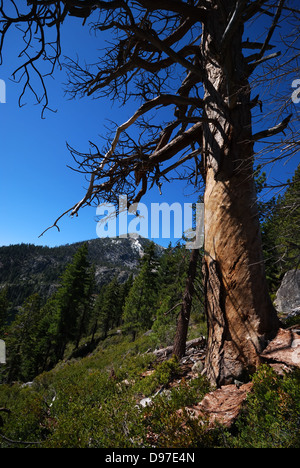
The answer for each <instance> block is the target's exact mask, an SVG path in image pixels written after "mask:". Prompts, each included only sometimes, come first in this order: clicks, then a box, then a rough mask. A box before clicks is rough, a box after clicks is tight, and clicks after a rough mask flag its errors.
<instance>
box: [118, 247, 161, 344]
mask: <svg viewBox="0 0 300 468" xmlns="http://www.w3.org/2000/svg"><path fill="white" fill-rule="evenodd" d="M158 265H159V263H158V259H157V254H156V249H155V244H154V243H153V242H151V243H150V244H149V246H148V247H147V249H146V250H145V255H144V257H143V258H142V260H141V268H140V272H139V274H138V276H137V277H136V278H135V281H134V283H133V286H132V288H131V290H130V292H129V294H128V297H127V299H126V301H125V307H124V314H123V320H124V324H125V326H126V329H127V330H128V331H129V332H131V333H132V337H133V340H134V339H135V337H136V334H137V332H138V331H139V330H147V329H149V328H151V326H152V324H153V321H154V318H155V313H156V305H157V295H158Z"/></svg>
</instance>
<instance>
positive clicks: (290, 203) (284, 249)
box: [262, 165, 300, 293]
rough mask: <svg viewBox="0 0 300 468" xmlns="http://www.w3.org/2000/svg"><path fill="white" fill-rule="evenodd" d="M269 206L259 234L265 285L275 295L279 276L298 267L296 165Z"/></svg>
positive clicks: (299, 181)
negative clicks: (262, 251)
mask: <svg viewBox="0 0 300 468" xmlns="http://www.w3.org/2000/svg"><path fill="white" fill-rule="evenodd" d="M272 204H273V205H272V206H270V207H269V210H268V212H267V216H266V217H265V219H264V221H263V223H262V234H263V243H264V252H265V258H266V265H267V274H268V279H269V284H270V287H271V291H272V292H273V293H275V292H276V290H277V289H278V287H279V285H280V281H281V278H282V276H283V275H284V274H285V273H286V272H287V271H288V270H290V269H296V268H299V265H300V165H299V166H298V168H297V169H296V171H295V174H294V177H293V178H292V180H291V181H288V188H287V190H286V192H285V193H284V194H283V195H281V196H279V197H278V198H277V200H276V201H274V199H273V200H272Z"/></svg>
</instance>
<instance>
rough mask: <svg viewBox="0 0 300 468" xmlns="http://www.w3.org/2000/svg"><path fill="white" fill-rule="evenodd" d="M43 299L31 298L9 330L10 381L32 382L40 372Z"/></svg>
mask: <svg viewBox="0 0 300 468" xmlns="http://www.w3.org/2000/svg"><path fill="white" fill-rule="evenodd" d="M41 303H42V301H41V297H40V296H39V295H38V294H33V295H32V296H30V297H29V298H28V299H27V300H26V301H25V303H24V305H23V306H22V308H21V309H20V311H19V313H18V315H17V317H16V320H15V321H14V322H13V323H12V325H11V327H10V328H9V330H8V338H7V352H8V380H9V381H10V382H11V381H13V380H19V379H20V380H22V381H28V380H32V379H33V378H34V377H35V376H36V375H37V374H38V370H39V346H40V343H39V324H40V320H41Z"/></svg>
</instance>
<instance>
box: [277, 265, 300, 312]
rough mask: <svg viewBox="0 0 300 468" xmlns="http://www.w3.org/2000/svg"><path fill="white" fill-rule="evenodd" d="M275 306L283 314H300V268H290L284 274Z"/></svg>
mask: <svg viewBox="0 0 300 468" xmlns="http://www.w3.org/2000/svg"><path fill="white" fill-rule="evenodd" d="M275 307H276V309H277V311H278V312H280V313H282V314H295V313H299V314H300V270H290V271H288V272H287V273H286V274H285V275H284V278H283V280H282V283H281V286H280V288H279V290H278V291H277V295H276V300H275Z"/></svg>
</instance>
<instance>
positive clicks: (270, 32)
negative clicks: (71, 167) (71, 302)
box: [0, 0, 299, 385]
mask: <svg viewBox="0 0 300 468" xmlns="http://www.w3.org/2000/svg"><path fill="white" fill-rule="evenodd" d="M7 3H8V4H9V3H10V8H9V9H8V10H6V9H5V8H6V5H7ZM296 3H297V2H296ZM27 4H28V5H27V7H24V8H23V10H22V11H21V9H20V7H17V5H16V3H15V2H14V1H11V2H5V6H4V2H3V1H1V7H0V24H1V42H0V47H1V51H4V46H5V39H6V36H7V33H8V31H9V30H10V29H11V27H13V26H14V25H16V24H17V25H18V26H19V27H20V26H21V29H22V31H23V33H22V34H23V39H24V48H23V50H22V52H21V56H23V58H24V63H23V65H21V67H20V68H19V69H18V70H16V72H19V73H20V72H21V73H23V78H24V81H23V83H24V89H23V92H22V94H24V93H25V92H26V91H28V90H29V89H30V87H31V89H32V86H31V83H32V82H31V74H32V73H34V74H38V77H39V79H40V80H41V82H42V83H43V86H44V88H43V89H44V90H45V93H44V95H43V96H42V97H41V98H40V100H41V101H42V103H43V106H44V108H46V107H47V105H48V101H47V93H46V85H45V77H44V76H43V74H42V72H41V69H39V66H38V64H39V62H41V60H43V59H48V60H49V61H50V65H51V67H54V66H55V65H56V64H57V63H58V61H59V57H60V54H61V44H60V29H61V26H62V24H63V22H64V21H67V20H68V16H69V15H71V16H75V17H78V18H80V19H81V21H82V22H83V23H84V24H86V22H87V20H89V21H91V22H92V27H93V29H94V31H95V32H96V33H97V34H100V33H101V32H103V33H105V34H108V33H109V32H110V33H111V41H113V45H112V46H111V48H107V49H106V50H105V52H104V54H103V56H102V57H101V58H100V59H99V60H98V62H97V63H96V65H90V66H85V65H82V64H81V63H80V62H79V61H78V60H76V61H74V60H72V59H70V60H69V61H68V62H67V66H68V70H69V87H68V89H69V92H70V93H71V95H74V96H76V95H78V94H82V95H85V96H93V97H94V98H95V97H99V98H100V97H102V98H103V97H106V98H107V97H110V98H112V99H120V100H121V101H122V102H123V103H124V105H125V104H126V102H128V100H129V99H130V98H132V99H137V100H138V101H139V102H140V107H139V109H138V110H137V111H136V112H135V114H134V115H133V116H132V117H131V118H130V119H128V121H126V122H125V123H123V124H122V125H120V123H118V124H117V128H116V131H115V132H113V135H112V138H111V140H110V141H109V142H108V144H107V147H105V148H103V149H99V148H98V146H97V144H96V143H92V144H91V148H90V151H89V152H88V151H87V152H86V154H82V153H79V152H78V151H76V150H75V149H72V148H70V150H71V152H72V155H73V157H74V160H75V161H76V164H77V166H76V169H77V170H78V171H80V172H82V173H83V174H85V176H86V177H87V180H88V187H87V190H86V193H85V195H84V197H83V198H82V200H81V201H79V202H78V203H76V204H75V205H74V206H73V207H72V208H70V210H68V211H67V212H66V213H64V214H63V215H65V214H67V213H70V214H72V215H77V214H78V212H79V210H80V209H81V208H83V207H84V206H86V205H91V204H96V205H97V204H98V203H100V202H103V201H110V202H111V201H115V199H116V196H117V195H118V194H125V193H126V194H127V195H128V203H130V204H131V203H137V202H139V201H140V200H141V198H142V197H143V195H145V193H146V192H147V191H148V190H149V189H150V188H152V187H153V186H155V184H157V185H158V186H159V188H160V189H161V184H162V183H165V182H166V181H168V180H171V179H172V176H173V175H174V174H175V173H178V171H183V170H184V171H185V172H184V177H185V178H186V179H187V181H189V182H191V181H192V180H193V179H195V180H196V182H197V181H198V178H200V176H201V175H202V177H203V181H204V184H205V195H204V203H205V248H204V250H205V255H204V268H203V271H204V278H205V290H206V312H207V317H208V325H209V337H208V354H207V360H206V367H207V373H208V376H209V378H210V380H211V381H213V382H214V383H217V384H218V385H221V384H224V383H229V382H231V381H232V380H233V379H238V380H243V379H246V378H248V376H249V374H251V373H252V372H253V371H254V370H255V369H256V368H257V365H258V364H259V363H260V353H261V352H262V351H263V349H264V348H265V347H266V345H267V343H268V340H270V339H271V338H272V337H273V336H274V335H275V334H276V331H277V329H278V326H279V323H278V319H277V316H276V313H275V310H274V308H273V306H272V303H271V301H270V298H269V294H268V289H267V283H266V278H265V270H264V261H263V254H262V245H261V235H260V227H259V218H258V213H257V207H256V194H255V187H254V177H253V174H254V170H253V167H254V161H255V152H254V145H255V143H256V142H257V141H261V140H267V141H270V140H269V139H270V138H274V136H275V135H279V134H281V132H283V131H284V130H285V129H287V128H288V126H289V123H290V121H291V116H290V115H289V114H288V113H286V114H285V115H284V116H283V117H282V119H281V120H280V121H276V118H274V121H273V124H271V126H270V128H265V129H264V128H262V129H261V131H259V132H258V133H256V134H255V132H254V131H253V113H254V112H256V111H257V108H258V106H259V105H260V104H261V101H260V99H259V97H257V98H254V97H252V96H251V90H252V88H251V81H252V79H253V77H254V76H255V73H256V72H257V70H260V69H261V68H260V67H262V66H263V65H264V64H266V63H275V62H276V65H278V61H279V60H280V54H282V56H285V52H286V51H287V50H288V47H289V45H291V44H292V41H293V39H292V38H290V40H289V41H288V42H289V43H286V42H284V41H283V42H282V44H281V46H280V47H281V50H277V49H275V48H274V45H273V44H272V40H273V38H274V37H275V36H276V34H277V28H278V26H279V24H280V25H282V24H284V22H288V21H289V20H290V19H291V18H297V19H298V21H299V9H297V5H295V2H293V1H289V0H226V1H224V0H135V1H131V0H110V1H104V0H85V1H82V0H61V1H59V0H47V1H46V0H28V2H27ZM261 18H263V19H264V26H265V30H264V32H265V34H264V35H263V33H262V32H260V42H259V41H258V39H257V37H256V29H257V30H258V29H259V28H260V26H259V25H260V24H261V23H260V20H261ZM256 22H257V24H258V26H257V28H255V27H253V26H255V24H256ZM267 26H268V28H267ZM50 30H52V31H53V30H54V31H56V36H55V38H53V33H52V35H51V39H48V37H49V36H48V34H49V31H50ZM100 37H101V36H100ZM97 44H98V43H97V41H96V47H97ZM32 46H34V47H32ZM32 51H35V52H32ZM43 63H45V61H44V60H43ZM162 108H166V109H169V114H168V116H169V117H168V120H167V121H166V120H165V119H166V115H167V113H166V112H165V111H164V112H162V111H161V109H162ZM154 111H156V117H155V118H153V113H154ZM150 117H151V118H150ZM135 125H138V126H139V127H138V129H139V134H140V138H138V140H136V139H135V138H134V137H133V135H132V133H131V129H132V127H133V126H135ZM181 174H182V172H181ZM59 219H60V218H59ZM59 219H58V220H56V221H55V223H54V225H53V226H56V227H57V228H58V222H59Z"/></svg>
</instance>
